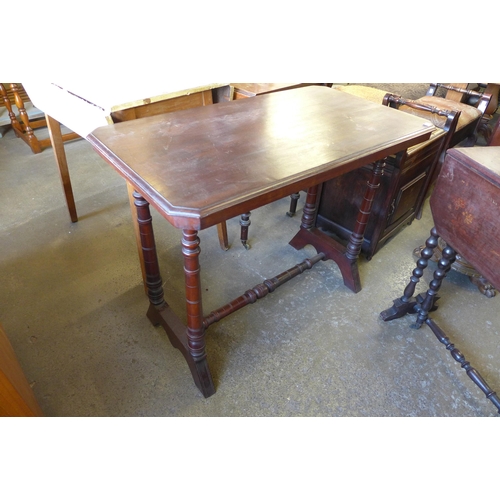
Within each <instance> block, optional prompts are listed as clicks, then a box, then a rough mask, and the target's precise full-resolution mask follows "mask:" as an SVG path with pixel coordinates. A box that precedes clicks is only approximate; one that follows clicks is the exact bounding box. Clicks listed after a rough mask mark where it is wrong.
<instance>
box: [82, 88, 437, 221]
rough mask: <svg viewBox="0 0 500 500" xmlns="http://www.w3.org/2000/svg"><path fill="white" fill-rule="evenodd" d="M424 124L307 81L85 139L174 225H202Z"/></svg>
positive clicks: (400, 143)
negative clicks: (305, 84) (297, 87)
mask: <svg viewBox="0 0 500 500" xmlns="http://www.w3.org/2000/svg"><path fill="white" fill-rule="evenodd" d="M433 129H434V127H433V125H432V124H431V123H430V122H428V121H426V120H424V119H422V118H419V117H416V116H412V115H410V114H407V113H403V112H401V111H398V110H395V109H392V108H389V107H386V106H382V105H381V104H377V103H372V102H370V101H367V100H365V99H361V98H358V97H356V96H351V95H349V94H346V93H343V92H339V91H336V90H332V89H330V88H327V87H320V86H309V87H302V88H299V89H294V90H287V91H283V92H278V93H272V94H266V95H262V96H257V97H254V98H252V99H242V100H240V101H232V102H226V103H220V104H215V105H211V106H206V107H200V108H194V109H189V110H185V111H179V112H175V113H169V114H166V115H159V116H154V117H149V118H143V119H139V120H134V121H130V122H123V123H118V124H114V125H108V126H106V127H101V128H98V129H96V130H95V131H94V132H93V133H92V134H90V135H89V136H88V137H87V140H88V141H89V142H90V143H91V144H92V145H93V146H94V148H95V149H96V151H97V152H98V153H99V154H100V155H101V156H103V157H104V158H105V159H106V160H107V161H108V162H109V163H111V164H112V165H113V166H114V168H115V169H116V170H117V171H118V172H119V173H120V174H121V175H122V176H123V177H125V178H126V179H127V180H128V181H130V182H131V183H132V185H134V186H135V187H136V188H137V189H138V191H139V192H140V193H141V194H142V196H144V197H145V198H146V199H147V200H148V201H149V202H150V203H151V204H152V205H153V206H155V208H156V209H157V210H158V211H159V212H160V213H162V215H163V216H164V217H165V218H166V219H167V220H169V221H170V222H171V223H172V224H173V225H174V226H176V227H179V228H183V229H203V228H205V227H209V226H211V225H213V224H216V223H218V222H222V221H223V220H226V219H229V218H231V217H234V216H237V215H240V214H241V213H245V212H248V211H250V210H253V209H255V208H257V207H259V206H262V205H265V204H267V203H270V202H272V201H275V200H278V199H280V198H283V197H285V196H287V195H289V194H292V193H294V192H297V191H299V190H301V189H307V188H308V187H310V186H312V185H316V184H319V183H321V182H324V181H325V180H328V179H330V178H332V177H334V176H336V175H341V174H342V173H344V172H347V171H350V170H353V169H355V168H359V167H361V166H363V165H366V164H368V163H370V162H373V161H376V160H379V159H382V158H384V157H386V156H387V155H390V154H394V153H397V152H399V151H401V150H404V149H406V148H407V147H409V146H412V145H414V144H416V143H418V142H420V141H423V140H426V139H428V137H429V136H430V134H431V132H432V130H433ZM333 171H335V172H333Z"/></svg>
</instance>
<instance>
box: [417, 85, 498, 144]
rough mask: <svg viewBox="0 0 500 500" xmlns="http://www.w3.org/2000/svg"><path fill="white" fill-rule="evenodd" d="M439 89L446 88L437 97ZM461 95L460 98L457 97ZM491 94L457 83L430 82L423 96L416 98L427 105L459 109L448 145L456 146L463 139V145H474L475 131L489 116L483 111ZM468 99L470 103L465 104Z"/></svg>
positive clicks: (489, 100) (488, 102) (476, 131)
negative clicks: (442, 95)
mask: <svg viewBox="0 0 500 500" xmlns="http://www.w3.org/2000/svg"><path fill="white" fill-rule="evenodd" d="M439 89H443V90H446V91H447V92H446V95H445V96H444V97H437V96H436V92H437V91H438V90H439ZM459 96H462V99H461V100H457V97H459ZM491 98H492V95H491V94H487V93H481V92H476V91H475V90H468V89H467V88H462V86H458V85H456V86H455V85H445V84H443V83H431V84H430V86H429V90H428V91H427V94H426V95H425V96H424V97H421V98H420V99H417V102H421V103H423V104H426V105H428V106H437V107H439V108H444V109H450V110H453V111H460V119H459V121H458V124H457V129H456V131H455V134H454V135H453V137H452V140H451V143H450V147H453V146H457V145H458V144H460V143H461V142H462V141H464V144H462V145H463V146H466V147H468V146H474V144H475V143H476V141H477V133H478V131H479V129H480V127H481V126H483V125H484V120H486V122H487V121H488V119H489V118H485V112H486V109H487V108H488V106H489V104H490V102H491ZM462 101H468V102H470V103H471V104H467V102H462Z"/></svg>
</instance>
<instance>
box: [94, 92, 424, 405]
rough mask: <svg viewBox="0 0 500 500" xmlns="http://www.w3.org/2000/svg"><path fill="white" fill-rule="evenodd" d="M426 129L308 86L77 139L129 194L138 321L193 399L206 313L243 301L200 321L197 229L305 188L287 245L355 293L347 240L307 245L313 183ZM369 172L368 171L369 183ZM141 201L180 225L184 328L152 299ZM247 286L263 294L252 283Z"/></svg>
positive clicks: (204, 363)
mask: <svg viewBox="0 0 500 500" xmlns="http://www.w3.org/2000/svg"><path fill="white" fill-rule="evenodd" d="M432 130H433V127H432V126H429V124H428V122H427V121H426V120H424V119H421V118H418V117H415V116H411V115H407V114H405V113H400V112H399V111H397V110H394V109H390V108H387V107H384V106H380V105H377V104H375V103H371V102H368V101H363V100H359V99H357V98H355V97H353V96H351V95H349V94H345V93H341V92H334V91H332V90H331V89H328V88H325V87H312V86H311V87H304V88H299V89H294V90H289V91H284V92H280V93H271V94H266V95H262V96H258V97H255V98H253V99H245V100H238V101H233V102H227V103H219V104H218V105H217V106H208V107H199V108H193V109H189V110H184V111H179V112H176V113H170V114H166V115H162V116H154V117H148V118H144V119H142V120H141V122H140V123H138V122H137V121H128V122H123V123H118V124H113V125H109V126H107V127H102V128H99V129H97V130H95V131H94V132H93V134H91V135H89V136H88V138H87V140H88V141H89V142H90V143H91V144H92V145H93V147H94V148H95V150H96V151H97V152H98V153H99V154H100V155H101V156H102V157H103V158H104V159H105V160H106V161H107V162H108V163H109V164H110V165H111V166H112V167H114V168H115V169H116V170H117V171H118V173H120V175H122V176H123V177H124V178H125V179H126V180H127V182H128V183H129V184H130V185H131V186H133V187H134V189H135V193H134V198H135V206H136V209H137V215H138V223H139V226H140V228H141V229H140V237H141V244H142V249H143V254H144V262H145V266H146V284H147V287H148V296H149V298H150V307H149V309H148V317H149V319H150V320H151V321H152V322H153V323H154V324H161V325H162V326H163V328H164V329H165V331H166V333H167V334H168V336H169V339H170V341H171V342H172V344H173V345H174V346H175V347H177V348H178V349H180V350H181V352H182V353H183V355H184V357H185V358H186V361H187V363H188V365H189V367H190V369H191V373H192V375H193V379H194V381H195V383H196V385H197V386H198V388H199V389H200V391H201V392H202V394H203V395H204V396H205V397H208V396H210V395H212V394H213V393H214V392H215V387H214V384H213V380H212V376H211V373H210V370H209V368H208V360H207V353H206V345H205V333H206V327H207V326H208V324H210V323H211V322H213V318H215V317H219V316H220V314H224V315H225V312H227V311H229V313H230V312H234V311H235V310H238V309H239V308H240V307H242V306H244V305H246V304H249V303H252V301H253V299H252V296H251V294H250V295H248V296H247V295H245V294H244V296H242V297H243V298H241V297H240V298H238V299H236V300H235V301H233V302H232V303H230V304H228V305H227V306H224V307H223V308H221V309H219V310H217V311H215V313H214V314H213V315H208V316H206V317H205V318H204V315H203V307H202V301H201V278H200V264H199V253H200V240H199V237H198V231H199V230H201V229H204V228H207V227H210V226H213V225H215V224H218V223H220V222H222V221H225V220H227V219H229V218H231V217H235V216H238V215H240V214H247V213H248V212H250V211H251V210H253V209H255V208H258V207H260V206H263V205H265V204H268V203H271V202H273V201H276V200H278V199H281V198H283V197H285V196H287V195H289V194H292V193H295V192H297V191H298V190H300V189H308V188H310V191H309V197H308V202H309V205H310V210H308V211H306V212H307V213H308V217H309V218H308V219H307V218H306V219H305V220H304V221H303V227H301V228H300V230H299V233H297V238H295V241H294V246H295V245H297V246H300V245H305V244H309V243H311V244H313V245H316V244H317V246H318V247H320V248H319V251H318V255H317V256H316V258H314V259H312V260H314V262H318V261H320V260H324V259H326V258H331V259H333V260H335V261H336V262H337V263H338V265H339V267H340V269H341V271H342V273H343V275H346V276H347V278H346V277H344V281H345V282H346V284H347V283H348V286H350V288H351V289H353V290H354V291H359V289H360V285H359V275H358V270H357V255H358V253H359V248H358V246H359V245H358V242H357V241H356V242H354V243H355V248H354V247H353V248H349V249H348V250H346V248H345V247H342V246H340V245H338V244H336V242H334V241H333V240H332V239H331V238H326V237H324V238H323V239H321V237H320V238H319V239H321V241H319V239H315V237H314V235H313V231H312V230H309V229H308V228H309V227H310V225H311V224H312V223H313V222H314V218H315V210H316V206H315V205H316V203H315V196H316V194H317V191H318V186H319V185H320V184H321V183H322V182H323V181H325V180H328V179H331V178H333V177H335V176H337V175H341V174H342V173H345V172H348V171H352V170H354V169H357V168H359V167H361V166H363V165H365V164H366V163H370V162H378V161H379V160H382V159H384V158H385V157H386V156H388V155H390V154H395V153H397V152H399V151H401V150H404V149H406V148H408V147H410V146H413V145H415V144H417V143H419V142H420V141H423V140H426V139H428V138H429V136H430V134H431V132H432ZM381 169H382V167H380V168H378V169H376V173H375V174H374V175H375V181H374V183H375V182H376V180H377V178H378V176H380V174H381ZM370 189H375V186H372V187H370ZM370 203H371V196H370V195H369V196H368V197H367V200H366V207H364V212H365V214H364V215H363V216H360V219H359V220H358V226H357V233H356V234H358V232H359V233H362V232H363V228H364V223H365V217H368V215H369V212H370V207H369V205H370ZM149 204H151V205H153V206H154V207H155V208H156V210H157V211H158V212H159V213H160V215H162V216H163V217H164V218H165V219H167V220H168V221H169V222H170V223H171V224H172V225H173V226H175V227H177V228H179V229H181V230H182V240H181V246H182V253H183V258H184V274H185V294H186V317H187V318H186V326H185V328H184V331H183V329H182V326H181V325H182V323H181V322H180V320H179V319H178V318H177V317H176V316H175V315H174V314H173V313H172V311H171V309H170V307H169V306H168V304H167V303H166V301H165V300H164V297H163V289H162V286H161V283H162V280H161V276H160V272H159V264H158V256H157V254H156V249H155V244H154V235H153V228H152V221H151V215H150V212H149ZM359 236H360V237H362V234H360V235H359ZM318 241H319V242H318ZM291 243H292V242H291ZM297 246H296V248H297ZM306 268H309V263H305V264H299V265H298V266H296V267H295V268H292V270H289V271H287V272H285V273H282V274H281V275H278V276H277V277H276V278H275V279H274V278H273V279H271V280H270V281H269V283H270V286H269V288H268V287H267V285H264V286H265V287H266V289H267V290H268V291H272V290H273V289H274V287H275V286H278V285H279V284H281V283H284V282H286V281H288V279H289V278H291V277H293V276H294V275H297V274H300V272H302V271H303V270H304V269H306ZM299 271H300V272H299ZM257 288H258V290H261V289H262V291H263V293H264V295H265V294H266V292H265V290H264V289H263V288H262V286H259V287H257ZM259 293H260V292H259ZM221 311H225V312H224V313H221Z"/></svg>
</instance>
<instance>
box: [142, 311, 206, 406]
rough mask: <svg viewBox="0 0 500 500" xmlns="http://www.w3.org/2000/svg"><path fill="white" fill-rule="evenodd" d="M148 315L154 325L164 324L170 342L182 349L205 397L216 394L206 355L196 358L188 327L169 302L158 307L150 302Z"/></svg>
mask: <svg viewBox="0 0 500 500" xmlns="http://www.w3.org/2000/svg"><path fill="white" fill-rule="evenodd" d="M147 317H148V318H149V320H150V321H151V323H152V324H153V325H154V326H162V327H163V329H164V330H165V332H166V333H167V336H168V338H169V340H170V343H171V344H172V346H173V347H175V348H176V349H179V351H181V353H182V355H183V356H184V359H185V360H186V362H187V364H188V366H189V369H190V370H191V375H192V377H193V380H194V383H195V384H196V387H198V389H199V390H200V392H201V393H202V394H203V396H204V397H205V398H208V397H210V396H213V395H214V394H215V386H214V383H213V379H212V374H211V373H210V368H209V366H208V362H207V359H206V356H204V357H202V359H200V360H196V359H195V358H194V357H193V356H192V355H191V352H190V350H189V346H188V340H187V333H186V327H185V325H184V324H183V323H182V321H181V320H180V319H179V317H178V316H177V315H176V314H175V313H174V312H173V311H172V310H171V309H170V307H169V306H168V304H167V303H164V305H163V306H160V307H156V306H154V305H153V304H150V306H149V310H148V312H147Z"/></svg>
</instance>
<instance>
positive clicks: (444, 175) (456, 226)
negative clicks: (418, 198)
mask: <svg viewBox="0 0 500 500" xmlns="http://www.w3.org/2000/svg"><path fill="white" fill-rule="evenodd" d="M499 199H500V147H495V146H488V147H477V148H456V149H449V150H448V152H447V155H446V161H445V164H444V166H443V170H442V171H441V174H440V176H439V178H438V181H437V183H436V187H435V189H434V192H433V193H432V196H431V200H430V205H431V210H432V214H433V217H434V222H435V226H436V229H437V232H438V233H439V235H440V236H441V237H442V238H443V239H444V240H445V241H446V242H447V243H448V244H449V245H451V246H452V247H453V248H454V250H456V251H457V253H459V254H460V255H461V256H462V257H464V258H465V259H466V260H467V261H468V262H469V263H470V264H471V265H472V266H473V267H474V268H475V269H476V270H477V271H478V272H479V273H481V275H483V276H484V277H485V278H486V279H488V281H490V282H491V283H492V284H493V285H494V286H495V287H496V288H497V289H500V253H499V251H498V249H499V248H500V232H499V231H498V221H499V220H500V203H499Z"/></svg>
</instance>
